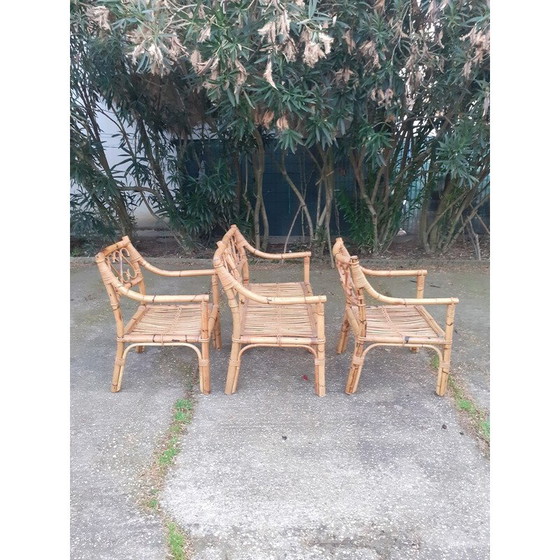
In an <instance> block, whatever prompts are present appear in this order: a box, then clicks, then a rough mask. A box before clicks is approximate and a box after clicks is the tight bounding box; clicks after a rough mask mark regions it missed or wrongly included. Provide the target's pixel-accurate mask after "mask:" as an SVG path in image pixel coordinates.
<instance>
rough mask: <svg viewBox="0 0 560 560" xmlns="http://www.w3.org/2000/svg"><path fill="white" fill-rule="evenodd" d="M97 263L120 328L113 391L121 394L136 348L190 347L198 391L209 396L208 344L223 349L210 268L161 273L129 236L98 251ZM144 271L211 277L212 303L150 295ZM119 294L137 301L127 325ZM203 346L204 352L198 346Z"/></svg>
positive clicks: (204, 298)
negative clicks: (129, 359) (131, 352)
mask: <svg viewBox="0 0 560 560" xmlns="http://www.w3.org/2000/svg"><path fill="white" fill-rule="evenodd" d="M95 261H96V263H97V266H98V268H99V272H100V274H101V278H102V279H103V283H104V284H105V288H106V289H107V293H108V294H109V300H110V302H111V307H112V309H113V313H114V316H115V320H116V324H117V354H116V357H115V366H114V369H113V379H112V386H111V390H112V391H113V392H117V391H120V389H121V384H122V377H123V371H124V364H125V360H126V356H127V354H128V352H129V350H131V349H132V348H136V350H137V352H142V351H143V350H144V347H145V346H187V347H189V348H192V349H193V350H195V352H196V354H197V356H198V363H199V373H200V390H201V391H202V393H205V394H208V393H210V361H209V360H210V352H209V341H210V337H212V339H213V342H214V346H215V347H216V348H221V346H222V342H221V332H220V308H219V290H218V281H217V278H216V274H215V272H214V270H213V269H209V270H163V269H160V268H157V267H155V266H153V265H151V264H150V263H149V262H147V261H146V260H145V259H144V258H143V257H142V256H141V255H140V253H139V252H138V251H137V250H136V249H135V247H134V246H133V244H132V243H131V241H130V239H129V238H128V237H126V236H125V237H123V238H122V240H121V241H119V242H118V243H115V244H113V245H110V246H108V247H106V248H105V249H103V250H102V251H100V252H99V253H98V254H97V255H96V257H95ZM142 268H145V269H146V270H149V271H150V272H152V273H154V274H157V275H159V276H166V277H194V276H208V275H209V276H211V279H212V280H211V291H212V301H210V297H209V296H208V294H198V295H148V294H147V293H146V286H145V282H144V276H143V274H142ZM121 296H125V297H127V298H130V299H131V300H134V301H136V302H139V303H140V305H139V306H138V308H137V310H136V312H135V313H134V315H133V316H132V318H131V319H130V320H129V321H128V323H126V324H125V323H124V321H123V314H122V309H121V301H120V300H121ZM196 345H200V349H199V348H198V347H197V346H196Z"/></svg>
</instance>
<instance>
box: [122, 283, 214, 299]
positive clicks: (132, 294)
mask: <svg viewBox="0 0 560 560" xmlns="http://www.w3.org/2000/svg"><path fill="white" fill-rule="evenodd" d="M117 291H118V292H119V294H121V295H123V296H126V297H129V298H130V299H133V300H135V301H139V302H140V303H201V302H209V301H210V296H209V295H208V294H198V295H195V296H187V295H184V296H175V295H173V296H170V295H161V296H158V295H153V296H152V295H143V294H139V293H138V292H135V291H134V290H131V289H130V288H125V287H124V286H123V285H122V284H119V285H118V286H117Z"/></svg>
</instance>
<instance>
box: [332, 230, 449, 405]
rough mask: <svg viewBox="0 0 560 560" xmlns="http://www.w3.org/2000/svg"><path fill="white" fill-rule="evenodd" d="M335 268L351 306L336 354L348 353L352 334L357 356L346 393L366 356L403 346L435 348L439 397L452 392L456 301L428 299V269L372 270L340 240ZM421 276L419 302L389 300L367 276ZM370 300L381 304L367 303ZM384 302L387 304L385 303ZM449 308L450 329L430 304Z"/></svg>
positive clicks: (354, 384) (356, 379)
mask: <svg viewBox="0 0 560 560" xmlns="http://www.w3.org/2000/svg"><path fill="white" fill-rule="evenodd" d="M333 254H334V257H335V262H336V266H337V269H338V272H339V275H340V280H341V283H342V288H343V290H344V294H345V298H346V307H345V313H344V319H343V322H342V328H341V332H340V338H339V341H338V346H337V352H338V353H339V354H340V353H342V352H344V351H345V350H346V346H347V342H348V332H349V330H350V329H351V330H352V332H353V334H354V354H353V356H352V363H351V365H350V371H349V372H348V379H347V382H346V392H347V393H354V392H356V390H357V388H358V382H359V380H360V375H361V372H362V367H363V364H364V357H365V355H366V354H367V353H368V352H369V351H370V350H371V349H372V348H375V347H376V346H403V347H408V348H410V349H411V350H413V351H416V350H417V349H418V348H422V347H425V348H431V349H433V350H435V352H436V353H437V354H438V357H439V369H438V376H437V383H436V393H437V394H438V395H444V394H445V391H446V389H447V382H448V377H449V367H450V360H451V346H452V339H453V322H454V315H455V306H456V304H457V303H458V302H459V300H458V299H457V298H425V297H424V285H425V279H426V274H427V271H426V270H369V269H367V268H364V267H362V266H360V263H359V261H358V258H357V257H354V256H350V254H349V253H348V251H347V249H346V247H345V246H344V242H343V241H342V239H341V238H338V239H337V240H336V243H335V244H334V247H333ZM397 276H400V277H402V276H415V277H416V297H415V298H395V297H389V296H386V295H383V294H381V293H380V292H378V291H376V290H375V289H374V288H373V286H372V285H371V284H370V282H369V281H368V279H367V277H388V278H390V277H397ZM366 296H367V297H369V298H371V299H372V300H373V301H374V302H375V303H376V305H366ZM381 304H385V305H381ZM430 305H444V306H446V317H445V327H444V328H442V327H441V326H440V325H438V323H437V322H436V320H435V319H434V318H433V317H432V316H431V315H430V313H429V312H428V311H427V309H426V307H425V306H430Z"/></svg>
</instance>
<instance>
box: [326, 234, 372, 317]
mask: <svg viewBox="0 0 560 560" xmlns="http://www.w3.org/2000/svg"><path fill="white" fill-rule="evenodd" d="M333 255H334V261H335V264H336V269H337V271H338V275H339V276H340V282H341V284H342V289H343V291H344V297H345V298H346V305H350V306H356V307H363V306H364V305H365V298H364V289H363V286H361V287H360V286H357V285H356V282H355V279H354V276H353V274H352V265H353V264H354V267H355V266H356V264H357V265H358V266H359V261H358V257H352V256H350V253H349V252H348V250H347V249H346V247H345V246H344V241H343V240H342V238H341V237H337V238H336V242H335V244H334V245H333Z"/></svg>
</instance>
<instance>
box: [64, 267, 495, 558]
mask: <svg viewBox="0 0 560 560" xmlns="http://www.w3.org/2000/svg"><path fill="white" fill-rule="evenodd" d="M152 262H153V263H154V264H156V265H158V266H161V267H165V268H190V267H196V268H201V267H207V266H208V265H210V262H209V261H208V262H207V261H204V262H202V261H198V262H197V261H191V260H174V259H161V258H160V259H152ZM364 262H365V261H364ZM365 264H367V265H368V266H373V265H374V264H375V263H373V262H370V263H367V262H365ZM409 266H413V267H415V268H420V267H426V268H428V270H429V274H428V281H427V286H426V296H427V297H438V296H440V297H445V296H456V297H459V298H460V300H461V301H460V303H459V306H458V308H457V313H456V325H455V326H456V332H455V339H454V346H453V355H452V365H451V368H452V374H454V376H455V377H454V378H455V379H456V381H457V383H458V384H459V385H460V386H461V387H462V389H463V390H464V392H465V394H466V395H467V396H469V397H470V398H471V399H472V400H473V401H474V403H476V405H477V406H478V407H479V408H480V409H481V410H483V411H485V412H488V411H489V267H488V263H479V262H469V263H447V264H442V265H437V264H436V263H435V262H424V263H421V262H420V263H418V262H416V263H413V264H411V263H406V262H402V263H401V262H395V261H391V262H385V263H381V264H380V265H379V268H391V267H403V268H408V267H409ZM252 271H253V277H254V278H255V279H256V280H260V281H272V280H283V279H284V280H288V279H294V278H298V277H299V276H300V274H301V268H300V267H299V266H296V265H292V264H290V265H287V264H285V265H272V266H268V267H263V266H258V267H257V266H255V267H253V268H252ZM147 280H148V285H149V286H157V289H156V290H154V291H157V292H158V293H173V292H176V293H180V292H183V293H188V292H198V291H200V290H204V291H206V290H207V287H208V282H207V280H206V279H188V280H186V279H161V278H154V277H152V276H148V277H147ZM311 281H312V284H313V287H314V292H315V293H316V294H326V295H327V298H328V301H327V304H326V314H325V316H326V325H327V366H326V367H327V369H326V371H327V395H326V396H325V397H323V398H319V397H317V396H315V394H314V392H313V359H312V356H311V355H310V354H309V353H307V352H306V351H305V350H303V349H296V350H288V349H278V348H270V349H268V348H256V349H253V350H249V351H248V352H246V353H245V354H244V355H243V358H242V363H241V371H240V379H239V386H238V392H237V393H236V394H235V395H232V396H226V395H225V394H224V393H223V387H224V383H225V375H226V370H227V361H228V357H229V347H230V345H229V342H228V336H229V335H230V334H231V316H230V312H229V308H228V307H227V303H226V301H225V298H224V300H223V301H222V331H223V335H224V347H223V349H222V350H219V351H218V350H214V349H212V351H211V374H212V393H211V394H210V395H208V396H204V395H196V396H195V400H196V405H195V411H194V415H193V420H192V423H191V424H190V425H189V426H188V428H187V430H186V432H185V434H184V435H183V436H182V438H181V441H180V444H181V452H180V453H179V455H178V456H177V457H176V461H175V464H174V465H173V466H172V467H171V469H170V471H169V473H168V475H167V477H166V479H165V481H164V483H163V486H162V488H161V490H160V494H159V500H160V503H161V511H159V512H153V511H152V512H150V511H149V510H148V509H147V508H145V507H143V506H142V500H143V497H144V496H145V493H146V473H147V472H149V471H150V468H151V465H153V463H154V461H155V453H156V451H157V449H158V446H160V444H161V441H162V439H163V438H164V437H165V434H166V433H167V431H168V428H169V425H170V424H171V421H172V415H173V406H174V403H175V402H176V401H177V400H178V399H181V398H184V396H185V394H186V390H187V379H188V377H189V375H188V372H189V371H193V368H196V358H195V354H194V352H193V351H192V350H189V349H183V348H148V349H147V351H146V352H145V353H144V354H135V353H132V352H131V353H130V354H129V356H128V358H127V363H126V367H125V372H124V380H123V387H122V391H121V392H120V393H116V394H113V393H111V392H110V390H109V389H110V378H111V372H112V364H113V359H114V352H115V343H114V335H115V325H114V319H113V316H112V312H111V310H110V307H109V301H108V298H107V295H106V292H105V290H104V287H103V285H102V283H101V280H100V278H99V275H98V272H97V269H96V267H95V265H93V264H90V263H89V262H83V261H81V260H78V259H74V261H73V263H72V267H71V299H72V302H71V310H72V317H71V509H70V512H71V557H72V559H73V560H78V559H84V560H85V559H95V560H104V559H107V560H109V559H110V560H121V559H122V560H124V559H146V560H151V559H154V560H155V559H157V560H163V559H164V558H169V556H168V551H167V542H166V541H167V537H166V523H167V522H168V521H169V520H172V521H173V522H175V523H176V524H177V526H178V527H179V528H180V529H181V530H182V531H183V532H184V533H185V535H186V536H187V538H188V541H189V548H190V549H191V555H192V558H193V559H196V560H214V559H216V560H218V559H219V560H226V559H228V560H261V559H262V560H269V559H270V560H272V559H286V560H296V559H302V560H315V559H317V560H319V559H336V560H343V559H357V560H359V559H390V560H400V559H403V560H404V559H426V560H440V559H441V560H443V559H449V560H463V559H465V560H466V559H472V560H483V559H486V558H488V557H489V540H490V539H489V460H488V455H487V453H486V452H485V448H484V446H483V445H481V443H480V440H478V439H477V437H476V435H475V434H474V433H473V432H472V431H471V430H469V429H468V426H467V424H466V422H465V419H464V416H463V414H462V413H460V412H459V411H458V409H457V407H456V404H455V402H454V400H453V398H452V397H451V395H450V393H449V392H448V394H447V395H446V396H445V397H443V398H442V397H438V396H436V395H435V392H434V389H435V381H436V379H435V373H434V371H433V370H432V369H431V367H430V359H431V356H432V354H431V353H430V351H428V350H421V351H420V352H419V353H418V354H412V353H410V352H409V351H407V350H405V349H376V350H373V351H372V352H370V353H369V354H368V356H367V358H366V362H365V365H364V370H363V373H362V377H361V380H360V385H359V388H358V391H357V393H356V394H354V395H352V396H350V395H346V394H345V393H344V386H345V381H346V374H347V371H348V367H349V360H350V356H351V346H352V341H350V344H349V351H347V352H346V354H343V355H337V354H336V353H335V347H336V340H337V335H338V330H339V326H340V321H341V318H342V313H343V299H342V291H341V288H340V284H339V280H338V276H337V274H336V272H335V271H334V270H332V269H331V268H330V267H329V266H328V265H314V264H313V263H312V274H311ZM414 287H415V285H414V284H413V283H411V282H410V280H408V279H392V280H383V281H382V282H381V283H380V284H378V288H379V289H380V291H384V292H385V293H387V294H389V295H394V296H397V295H402V296H413V295H414ZM434 314H435V315H436V317H437V318H441V316H438V315H437V313H434Z"/></svg>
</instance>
